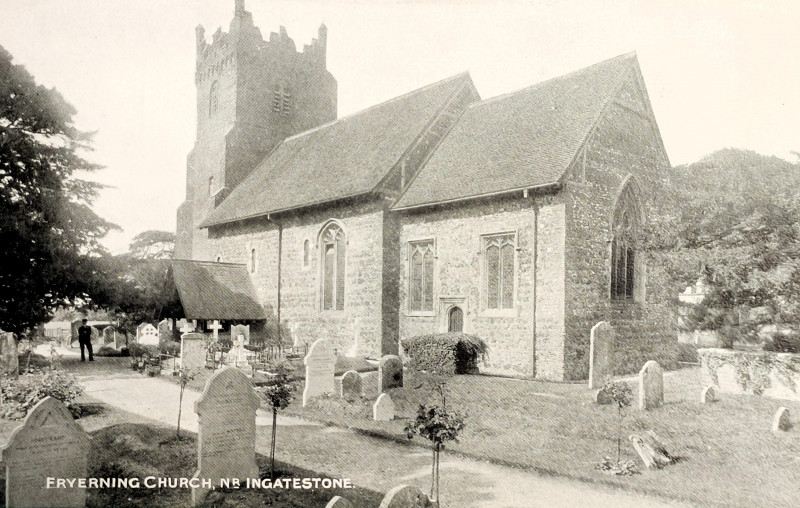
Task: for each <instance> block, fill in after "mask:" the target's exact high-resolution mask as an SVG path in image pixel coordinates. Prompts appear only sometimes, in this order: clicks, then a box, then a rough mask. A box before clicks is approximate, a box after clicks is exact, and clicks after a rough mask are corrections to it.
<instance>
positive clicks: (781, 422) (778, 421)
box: [772, 407, 792, 432]
mask: <svg viewBox="0 0 800 508" xmlns="http://www.w3.org/2000/svg"><path fill="white" fill-rule="evenodd" d="M791 428H792V422H790V421H789V410H788V409H787V408H785V407H780V408H778V411H776V412H775V416H774V417H773V418H772V432H778V431H786V430H789V429H791Z"/></svg>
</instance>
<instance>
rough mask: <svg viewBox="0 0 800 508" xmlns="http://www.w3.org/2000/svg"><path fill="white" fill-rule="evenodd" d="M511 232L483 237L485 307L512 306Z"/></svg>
mask: <svg viewBox="0 0 800 508" xmlns="http://www.w3.org/2000/svg"><path fill="white" fill-rule="evenodd" d="M515 236H516V235H514V234H513V233H509V234H502V235H493V236H485V237H483V263H484V265H483V290H484V295H485V297H484V305H485V308H486V309H512V308H514V279H515V276H514V254H515V252H516V239H515Z"/></svg>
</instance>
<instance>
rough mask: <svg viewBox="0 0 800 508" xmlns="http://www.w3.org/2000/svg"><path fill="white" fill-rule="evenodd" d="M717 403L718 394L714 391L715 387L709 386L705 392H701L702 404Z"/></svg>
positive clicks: (704, 389)
mask: <svg viewBox="0 0 800 508" xmlns="http://www.w3.org/2000/svg"><path fill="white" fill-rule="evenodd" d="M716 401H717V393H716V392H715V391H714V387H713V386H711V385H709V386H706V387H705V388H703V391H702V392H700V404H708V403H710V402H716Z"/></svg>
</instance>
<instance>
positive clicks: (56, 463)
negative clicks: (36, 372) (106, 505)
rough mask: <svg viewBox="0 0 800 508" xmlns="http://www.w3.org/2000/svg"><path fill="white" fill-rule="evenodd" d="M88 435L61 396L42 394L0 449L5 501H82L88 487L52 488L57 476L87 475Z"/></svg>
mask: <svg viewBox="0 0 800 508" xmlns="http://www.w3.org/2000/svg"><path fill="white" fill-rule="evenodd" d="M90 448H91V445H90V438H89V435H88V434H86V432H85V431H84V430H83V428H82V427H81V426H80V425H78V424H77V423H76V422H75V420H74V419H73V418H72V414H70V412H69V410H68V409H67V408H66V406H64V404H62V403H61V402H60V401H59V400H57V399H54V398H52V397H45V398H44V399H43V400H42V401H40V402H39V403H38V404H36V405H35V406H34V407H33V409H31V411H30V413H28V416H27V417H26V418H25V421H24V422H23V423H22V425H21V426H20V427H17V428H16V429H14V432H13V433H12V434H11V437H10V438H9V439H8V442H7V443H6V445H5V446H3V448H2V451H0V462H2V463H3V464H4V465H5V471H6V489H5V490H6V506H13V507H15V508H16V507H20V508H23V507H26V508H27V507H36V506H60V507H82V506H86V489H85V488H80V487H78V486H77V485H75V486H74V487H70V488H66V489H64V488H61V489H59V488H52V487H55V485H54V484H53V485H50V487H51V488H48V483H49V482H51V481H53V480H54V479H57V478H70V479H72V478H86V476H87V473H88V463H89V449H90Z"/></svg>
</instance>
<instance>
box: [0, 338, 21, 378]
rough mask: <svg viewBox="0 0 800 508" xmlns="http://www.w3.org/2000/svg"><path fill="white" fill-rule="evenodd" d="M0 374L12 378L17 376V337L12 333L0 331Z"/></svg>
mask: <svg viewBox="0 0 800 508" xmlns="http://www.w3.org/2000/svg"><path fill="white" fill-rule="evenodd" d="M0 335H2V337H0V376H4V375H5V376H8V377H10V378H13V379H17V378H18V377H19V354H18V352H17V339H16V338H15V337H14V334H13V333H10V332H0Z"/></svg>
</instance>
